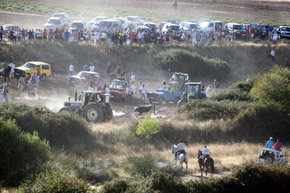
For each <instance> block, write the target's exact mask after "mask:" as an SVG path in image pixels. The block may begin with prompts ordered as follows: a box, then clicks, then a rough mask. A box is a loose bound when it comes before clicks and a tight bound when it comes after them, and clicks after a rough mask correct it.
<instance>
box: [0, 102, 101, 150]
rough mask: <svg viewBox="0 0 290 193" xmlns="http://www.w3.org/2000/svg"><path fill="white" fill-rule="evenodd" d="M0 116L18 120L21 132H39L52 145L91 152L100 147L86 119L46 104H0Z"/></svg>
mask: <svg viewBox="0 0 290 193" xmlns="http://www.w3.org/2000/svg"><path fill="white" fill-rule="evenodd" d="M0 116H2V117H4V118H5V119H10V118H11V119H15V122H16V124H17V125H18V126H19V127H20V128H21V130H22V131H25V132H29V133H31V134H32V133H33V132H35V131H37V132H38V134H39V137H40V138H41V139H47V140H48V141H49V143H50V145H51V146H52V147H53V148H65V149H67V150H70V151H72V150H74V149H75V148H79V147H83V149H81V150H80V151H84V149H85V150H86V151H89V150H90V149H93V148H95V147H96V146H97V144H96V142H95V137H94V135H93V134H92V133H91V131H90V129H89V128H88V127H87V124H86V122H85V121H84V120H83V119H82V118H80V117H79V116H77V115H73V114H69V113H53V112H51V111H49V110H48V109H47V108H46V107H41V106H36V107H29V106H27V105H24V104H3V105H0Z"/></svg>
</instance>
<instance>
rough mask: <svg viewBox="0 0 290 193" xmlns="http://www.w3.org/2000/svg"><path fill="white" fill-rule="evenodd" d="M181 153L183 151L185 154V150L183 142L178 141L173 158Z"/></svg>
mask: <svg viewBox="0 0 290 193" xmlns="http://www.w3.org/2000/svg"><path fill="white" fill-rule="evenodd" d="M181 153H184V154H186V152H185V144H184V143H183V142H180V143H179V144H178V145H177V151H176V152H175V154H174V155H175V159H177V155H179V154H181Z"/></svg>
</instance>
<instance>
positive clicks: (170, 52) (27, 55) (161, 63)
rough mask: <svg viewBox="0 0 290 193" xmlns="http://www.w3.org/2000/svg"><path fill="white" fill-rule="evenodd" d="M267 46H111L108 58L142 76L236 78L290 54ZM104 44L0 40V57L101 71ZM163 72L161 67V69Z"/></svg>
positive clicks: (61, 69)
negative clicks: (169, 73) (272, 54)
mask: <svg viewBox="0 0 290 193" xmlns="http://www.w3.org/2000/svg"><path fill="white" fill-rule="evenodd" d="M271 48H272V46H271V45H268V44H252V43H242V44H237V45H234V46H215V45H213V46H205V47H200V46H196V47H191V46H187V45H162V46H159V45H153V46H152V45H134V46H126V45H124V46H115V47H113V51H112V55H111V57H110V62H111V64H112V66H113V67H115V66H117V65H119V66H120V67H121V68H122V70H123V71H127V72H131V71H133V72H135V73H136V74H142V75H143V76H144V75H146V74H148V75H150V77H155V76H156V77H158V76H159V77H160V73H161V74H162V73H163V72H165V71H167V69H168V68H169V67H170V68H171V69H172V71H184V72H189V73H190V75H191V80H193V81H200V80H203V81H205V82H206V81H207V80H209V81H210V82H212V80H213V79H218V80H219V81H224V82H227V80H228V81H239V80H242V79H246V78H247V77H249V76H254V75H256V74H259V73H263V72H265V71H268V70H269V69H271V68H272V67H273V66H274V65H275V64H278V65H284V63H285V60H286V58H287V57H288V58H290V55H289V53H290V51H289V46H288V45H287V44H278V45H276V60H275V63H273V62H272V60H271V59H270V58H267V56H268V55H269V53H270V52H271ZM108 58H109V55H108V46H107V45H102V46H100V45H94V44H85V43H84V44H77V43H68V44H66V43H64V44H61V43H56V42H46V43H44V42H41V41H39V42H38V41H36V42H33V43H32V42H27V43H17V44H10V43H9V44H1V47H0V62H5V61H8V62H14V63H15V64H16V65H20V64H23V63H25V62H26V61H35V60H39V61H44V62H48V63H50V64H53V65H55V68H56V72H57V73H67V69H68V66H69V64H74V66H75V69H77V70H80V69H82V65H83V64H85V63H92V64H94V65H95V66H96V70H97V71H98V72H100V73H105V72H106V65H107V62H108ZM162 71H163V72H162Z"/></svg>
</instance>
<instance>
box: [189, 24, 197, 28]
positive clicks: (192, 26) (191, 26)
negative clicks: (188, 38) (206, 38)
mask: <svg viewBox="0 0 290 193" xmlns="http://www.w3.org/2000/svg"><path fill="white" fill-rule="evenodd" d="M189 26H190V28H191V29H193V28H197V24H190V25H189Z"/></svg>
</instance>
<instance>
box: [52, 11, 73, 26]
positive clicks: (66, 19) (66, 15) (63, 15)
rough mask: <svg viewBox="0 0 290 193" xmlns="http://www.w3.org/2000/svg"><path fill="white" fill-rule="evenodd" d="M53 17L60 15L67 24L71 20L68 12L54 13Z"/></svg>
mask: <svg viewBox="0 0 290 193" xmlns="http://www.w3.org/2000/svg"><path fill="white" fill-rule="evenodd" d="M51 17H59V18H60V19H61V21H62V22H63V23H65V24H68V22H69V16H68V14H67V13H53V14H52V16H51Z"/></svg>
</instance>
